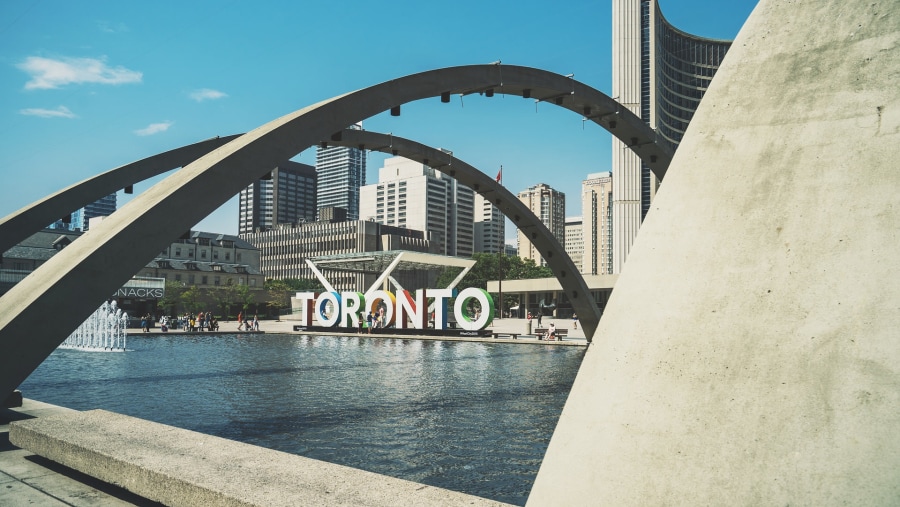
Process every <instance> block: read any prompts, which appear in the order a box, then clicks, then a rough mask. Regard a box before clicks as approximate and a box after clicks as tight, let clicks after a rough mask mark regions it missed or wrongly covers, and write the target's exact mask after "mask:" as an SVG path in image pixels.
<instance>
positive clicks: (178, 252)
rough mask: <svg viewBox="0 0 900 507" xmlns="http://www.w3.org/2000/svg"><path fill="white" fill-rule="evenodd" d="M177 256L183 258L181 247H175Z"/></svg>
mask: <svg viewBox="0 0 900 507" xmlns="http://www.w3.org/2000/svg"><path fill="white" fill-rule="evenodd" d="M175 256H176V257H181V247H175Z"/></svg>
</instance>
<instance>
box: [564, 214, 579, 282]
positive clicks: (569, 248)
mask: <svg viewBox="0 0 900 507" xmlns="http://www.w3.org/2000/svg"><path fill="white" fill-rule="evenodd" d="M563 246H564V247H565V249H566V253H567V254H568V255H569V258H570V259H572V262H573V263H574V264H575V267H576V268H578V272H579V273H583V272H584V270H583V269H582V267H581V263H582V260H583V259H584V224H583V223H582V221H581V217H566V244H565V245H563Z"/></svg>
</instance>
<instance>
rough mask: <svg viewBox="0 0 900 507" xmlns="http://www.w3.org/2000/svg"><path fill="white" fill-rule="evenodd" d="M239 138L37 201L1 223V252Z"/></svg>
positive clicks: (142, 163) (161, 157)
mask: <svg viewBox="0 0 900 507" xmlns="http://www.w3.org/2000/svg"><path fill="white" fill-rule="evenodd" d="M238 137H240V134H236V135H231V136H225V137H214V138H212V139H207V140H205V141H200V142H199V143H194V144H188V145H185V146H182V147H180V148H175V149H174V150H169V151H166V152H163V153H158V154H156V155H153V156H150V157H147V158H144V159H141V160H138V161H135V162H131V163H128V164H125V165H122V166H119V167H116V168H115V169H110V170H109V171H106V172H104V173H100V174H98V175H96V176H92V177H90V178H88V179H86V180H82V181H79V182H78V183H75V184H73V185H69V186H68V187H66V188H64V189H62V190H60V191H58V192H56V193H53V194H50V195H48V196H47V197H45V198H43V199H41V200H39V201H35V202H33V203H31V204H29V205H28V206H25V207H24V208H22V209H20V210H18V211H16V212H14V213H10V214H9V215H7V216H5V217H3V218H2V219H0V252H5V251H7V250H9V249H10V248H12V247H13V246H15V245H17V244H19V243H20V242H22V241H23V240H25V239H26V238H27V237H28V236H30V235H31V234H34V233H35V232H37V231H39V230H41V229H42V228H44V227H46V226H47V224H51V223H53V222H54V221H55V220H58V219H59V217H60V216H62V215H63V214H64V213H67V212H70V211H72V210H76V209H79V208H83V207H84V206H86V205H88V204H90V203H92V202H94V201H96V200H97V199H100V198H101V197H103V196H107V195H109V194H111V193H113V192H116V191H118V190H120V189H122V188H125V187H127V186H128V185H134V184H135V183H138V182H141V181H144V180H146V179H148V178H152V177H154V176H158V175H160V174H162V173H164V172H166V171H170V170H172V169H175V168H178V167H183V166H186V165H188V164H189V163H191V162H193V161H194V160H197V159H198V158H200V157H201V156H202V155H205V154H207V153H209V152H210V151H212V150H214V149H216V148H218V147H219V146H222V145H224V144H227V143H228V142H230V141H233V140H234V139H236V138H238Z"/></svg>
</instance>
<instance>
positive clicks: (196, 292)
mask: <svg viewBox="0 0 900 507" xmlns="http://www.w3.org/2000/svg"><path fill="white" fill-rule="evenodd" d="M200 296H201V294H200V289H198V288H197V287H190V288H189V289H187V290H185V291H184V292H182V293H181V301H182V302H183V303H184V307H185V309H187V311H189V312H191V313H197V312H199V311H200Z"/></svg>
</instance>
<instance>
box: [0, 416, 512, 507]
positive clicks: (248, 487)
mask: <svg viewBox="0 0 900 507" xmlns="http://www.w3.org/2000/svg"><path fill="white" fill-rule="evenodd" d="M9 439H10V442H12V443H13V444H14V445H16V446H18V447H21V448H24V449H27V450H29V451H31V452H33V453H35V454H37V455H39V456H43V457H45V458H48V459H51V460H53V461H56V462H58V463H61V464H63V465H65V466H67V467H70V468H73V469H75V470H78V471H79V472H82V473H85V474H88V475H90V476H93V477H96V478H97V479H100V480H102V481H105V482H108V483H111V484H115V485H118V486H121V487H123V488H125V489H127V490H129V491H131V492H133V493H136V494H138V495H140V496H143V497H144V498H148V499H150V500H154V501H157V502H162V503H164V504H166V505H191V506H193V505H221V506H244V507H246V506H253V505H259V506H282V505H283V506H294V505H370V506H404V505H409V506H421V505H467V506H473V505H474V506H478V505H507V504H503V503H500V502H496V501H493V500H487V499H484V498H480V497H476V496H472V495H467V494H463V493H459V492H455V491H449V490H446V489H441V488H436V487H432V486H427V485H424V484H418V483H415V482H411V481H406V480H402V479H396V478H393V477H387V476H384V475H379V474H376V473H372V472H366V471H363V470H358V469H355V468H350V467H346V466H342V465H335V464H332V463H326V462H323V461H317V460H313V459H309V458H304V457H302V456H297V455H293V454H288V453H284V452H280V451H274V450H271V449H265V448H262V447H257V446H253V445H250V444H244V443H241V442H235V441H233V440H227V439H224V438H219V437H214V436H210V435H205V434H202V433H197V432H194V431H190V430H185V429H180V428H175V427H172V426H167V425H164V424H159V423H155V422H150V421H146V420H143V419H137V418H134V417H129V416H125V415H121V414H116V413H113V412H107V411H105V410H91V411H87V412H72V413H66V414H59V415H52V416H49V417H41V418H36V419H30V420H25V421H16V422H13V423H12V424H10V431H9Z"/></svg>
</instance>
